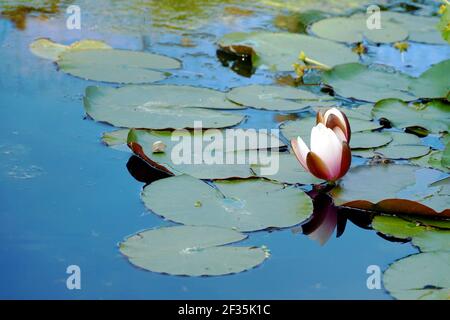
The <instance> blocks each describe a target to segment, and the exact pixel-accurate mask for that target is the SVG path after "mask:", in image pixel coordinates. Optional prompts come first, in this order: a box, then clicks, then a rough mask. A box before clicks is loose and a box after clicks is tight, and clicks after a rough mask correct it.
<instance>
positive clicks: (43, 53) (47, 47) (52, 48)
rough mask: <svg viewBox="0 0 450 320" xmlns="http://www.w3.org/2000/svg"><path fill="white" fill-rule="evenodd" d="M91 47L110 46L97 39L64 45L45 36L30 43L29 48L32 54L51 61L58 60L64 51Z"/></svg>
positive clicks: (91, 48) (89, 48) (90, 48)
mask: <svg viewBox="0 0 450 320" xmlns="http://www.w3.org/2000/svg"><path fill="white" fill-rule="evenodd" d="M93 49H111V47H110V46H109V45H107V44H106V43H104V42H103V41H97V40H81V41H77V42H74V43H72V44H71V45H69V46H66V45H63V44H60V43H56V42H54V41H52V40H50V39H47V38H40V39H37V40H35V41H33V42H32V43H31V44H30V50H31V52H32V53H33V54H35V55H36V56H38V57H41V58H44V59H48V60H51V61H56V60H58V57H59V56H60V55H61V54H62V53H63V52H65V51H69V50H72V51H73V50H93Z"/></svg>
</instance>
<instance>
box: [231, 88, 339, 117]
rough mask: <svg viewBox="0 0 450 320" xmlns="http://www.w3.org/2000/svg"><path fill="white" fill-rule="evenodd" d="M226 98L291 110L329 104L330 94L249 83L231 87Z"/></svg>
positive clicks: (266, 107) (275, 108) (274, 108)
mask: <svg viewBox="0 0 450 320" xmlns="http://www.w3.org/2000/svg"><path fill="white" fill-rule="evenodd" d="M227 98H228V99H229V100H231V101H233V102H235V103H237V104H239V105H242V106H247V107H252V108H256V109H265V110H279V111H291V110H300V109H304V108H307V107H310V106H318V105H320V106H331V105H334V104H335V103H336V102H334V101H329V100H331V99H332V97H330V96H320V95H317V94H314V93H312V92H309V91H306V90H302V89H297V88H292V87H281V86H272V85H249V86H244V87H237V88H233V89H231V91H229V92H228V93H227Z"/></svg>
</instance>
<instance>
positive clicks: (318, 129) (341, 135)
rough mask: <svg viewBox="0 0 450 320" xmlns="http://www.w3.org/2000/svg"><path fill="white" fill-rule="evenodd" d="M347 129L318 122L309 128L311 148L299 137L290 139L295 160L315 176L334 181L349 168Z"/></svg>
mask: <svg viewBox="0 0 450 320" xmlns="http://www.w3.org/2000/svg"><path fill="white" fill-rule="evenodd" d="M324 116H326V113H325V115H324ZM332 116H333V114H331V115H329V116H328V120H329V119H330V117H332ZM335 117H337V116H335ZM349 129H350V127H348V131H345V130H347V129H346V128H345V127H344V128H343V129H342V128H341V127H340V126H339V125H336V127H334V128H333V129H331V128H327V127H326V126H325V125H324V124H323V123H322V122H319V123H318V124H317V125H316V126H315V127H313V128H312V130H311V149H310V148H308V146H307V145H306V144H305V142H304V141H303V140H302V138H301V137H297V139H292V140H291V146H292V149H293V151H294V153H295V156H296V157H297V160H298V161H299V162H300V164H301V165H302V166H303V168H305V170H306V171H308V172H310V173H311V174H312V175H314V176H316V177H317V178H319V179H323V180H327V181H329V182H335V181H336V180H338V179H339V178H341V177H343V176H344V175H345V174H346V173H347V171H348V169H349V168H350V164H351V160H352V154H351V151H350V147H349V145H348V142H347V141H348V140H347V138H346V137H347V135H346V133H347V132H350V130H349ZM348 137H349V136H348ZM349 138H350V137H349Z"/></svg>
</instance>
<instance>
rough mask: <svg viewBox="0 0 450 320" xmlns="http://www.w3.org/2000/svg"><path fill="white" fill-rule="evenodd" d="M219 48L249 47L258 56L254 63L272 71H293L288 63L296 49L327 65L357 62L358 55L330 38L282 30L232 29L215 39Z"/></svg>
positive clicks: (292, 60)
mask: <svg viewBox="0 0 450 320" xmlns="http://www.w3.org/2000/svg"><path fill="white" fill-rule="evenodd" d="M219 45H220V46H222V47H224V46H225V47H226V46H230V45H245V46H248V47H251V48H253V50H254V51H255V52H256V54H257V56H258V59H257V61H256V64H257V66H265V67H266V68H269V69H270V70H273V71H293V70H294V68H293V66H292V64H293V63H294V62H295V61H297V60H298V59H297V58H298V55H299V54H300V52H302V51H303V52H304V53H305V54H306V56H308V57H309V58H311V59H314V60H316V61H320V62H321V63H323V64H325V65H328V66H330V67H333V66H336V65H339V64H344V63H350V62H357V61H358V55H357V54H355V53H353V52H352V51H351V49H350V48H347V47H346V46H344V45H342V44H338V43H336V42H334V41H330V40H326V39H318V38H315V37H311V36H307V35H303V34H294V33H285V32H279V33H278V32H250V33H244V32H236V33H230V34H227V35H225V36H224V37H223V38H222V39H220V40H219Z"/></svg>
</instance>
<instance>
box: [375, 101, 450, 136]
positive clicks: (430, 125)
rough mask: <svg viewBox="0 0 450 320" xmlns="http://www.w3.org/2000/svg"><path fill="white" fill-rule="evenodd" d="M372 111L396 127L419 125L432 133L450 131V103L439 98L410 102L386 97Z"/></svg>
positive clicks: (377, 116)
mask: <svg viewBox="0 0 450 320" xmlns="http://www.w3.org/2000/svg"><path fill="white" fill-rule="evenodd" d="M372 112H373V115H374V116H375V118H378V119H379V118H386V119H388V120H389V121H390V122H391V124H392V126H394V127H396V128H408V127H417V126H418V127H422V128H425V129H427V130H428V131H430V132H432V133H439V132H448V131H449V124H450V104H449V103H446V102H443V101H439V100H432V101H430V102H428V103H409V104H408V103H406V102H404V101H402V100H399V99H385V100H381V101H378V102H377V103H376V104H375V106H374V107H373V111H372Z"/></svg>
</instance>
